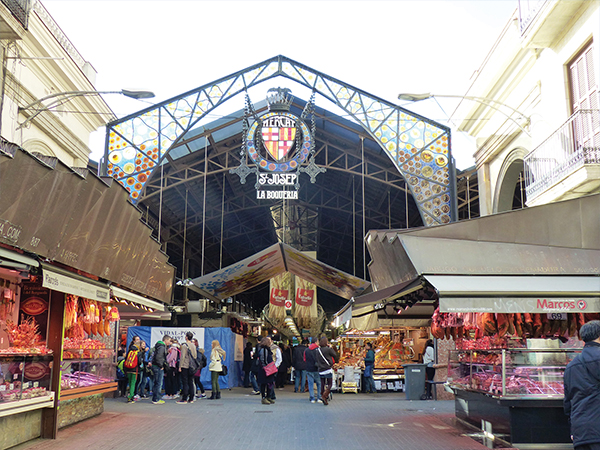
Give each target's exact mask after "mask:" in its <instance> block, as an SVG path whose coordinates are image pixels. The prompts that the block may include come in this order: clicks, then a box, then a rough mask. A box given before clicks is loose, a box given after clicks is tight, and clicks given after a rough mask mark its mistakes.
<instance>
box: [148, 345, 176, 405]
mask: <svg viewBox="0 0 600 450" xmlns="http://www.w3.org/2000/svg"><path fill="white" fill-rule="evenodd" d="M169 345H171V338H170V337H169V336H168V335H166V334H165V335H164V336H163V338H162V341H158V342H157V343H156V344H155V345H154V353H153V354H152V362H150V363H149V364H148V365H149V366H151V367H152V374H153V383H152V386H153V387H152V403H154V404H155V405H162V404H163V403H164V402H165V401H164V400H161V397H162V396H161V395H160V391H161V390H162V384H163V377H164V375H165V367H167V347H168V346H169Z"/></svg>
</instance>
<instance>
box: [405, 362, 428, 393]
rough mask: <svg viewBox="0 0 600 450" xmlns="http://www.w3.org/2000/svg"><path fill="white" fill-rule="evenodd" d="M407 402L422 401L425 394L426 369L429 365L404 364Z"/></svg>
mask: <svg viewBox="0 0 600 450" xmlns="http://www.w3.org/2000/svg"><path fill="white" fill-rule="evenodd" d="M402 367H403V368H404V386H405V392H406V400H420V399H421V395H423V393H424V392H425V367H427V364H403V365H402Z"/></svg>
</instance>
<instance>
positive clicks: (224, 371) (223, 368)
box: [219, 364, 227, 376]
mask: <svg viewBox="0 0 600 450" xmlns="http://www.w3.org/2000/svg"><path fill="white" fill-rule="evenodd" d="M219 375H221V376H225V375H227V366H226V365H225V364H221V371H220V372H219Z"/></svg>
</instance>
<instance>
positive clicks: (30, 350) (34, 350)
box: [0, 345, 52, 356]
mask: <svg viewBox="0 0 600 450" xmlns="http://www.w3.org/2000/svg"><path fill="white" fill-rule="evenodd" d="M51 353H52V350H50V349H49V348H48V347H46V346H45V345H37V346H35V347H8V348H0V356H6V355H29V354H33V355H49V354H51Z"/></svg>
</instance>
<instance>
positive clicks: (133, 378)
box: [123, 336, 143, 403]
mask: <svg viewBox="0 0 600 450" xmlns="http://www.w3.org/2000/svg"><path fill="white" fill-rule="evenodd" d="M141 358H143V356H142V355H141V353H140V337H139V336H134V337H133V339H132V340H131V344H129V349H128V351H127V357H126V358H125V361H124V362H123V369H124V372H125V375H127V381H128V382H129V395H128V396H127V403H134V402H135V399H134V396H135V388H136V382H137V377H138V373H139V371H140V360H141Z"/></svg>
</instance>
